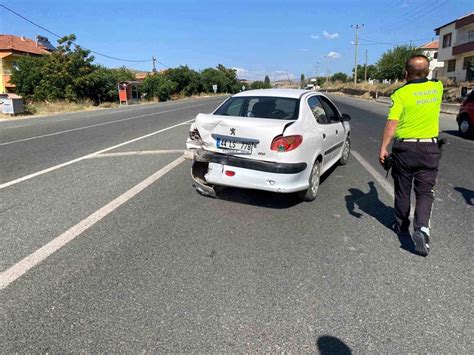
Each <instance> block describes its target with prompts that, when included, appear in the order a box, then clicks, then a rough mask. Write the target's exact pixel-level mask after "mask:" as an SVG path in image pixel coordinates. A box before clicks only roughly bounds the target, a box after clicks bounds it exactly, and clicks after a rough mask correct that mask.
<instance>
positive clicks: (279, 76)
mask: <svg viewBox="0 0 474 355" xmlns="http://www.w3.org/2000/svg"><path fill="white" fill-rule="evenodd" d="M232 69H234V70H235V71H237V77H238V78H239V79H246V80H251V81H255V80H261V81H263V79H264V78H265V75H268V77H269V78H270V80H271V81H278V80H288V77H290V80H294V79H295V78H296V76H295V75H294V74H293V73H291V72H287V71H286V70H274V71H272V72H270V73H269V72H264V71H260V70H254V71H252V70H247V69H245V68H239V67H233V68H232Z"/></svg>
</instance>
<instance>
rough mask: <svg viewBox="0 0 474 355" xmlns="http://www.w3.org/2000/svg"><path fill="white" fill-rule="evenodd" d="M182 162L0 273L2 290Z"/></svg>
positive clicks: (143, 183) (182, 160)
mask: <svg viewBox="0 0 474 355" xmlns="http://www.w3.org/2000/svg"><path fill="white" fill-rule="evenodd" d="M182 162H184V158H183V157H182V156H181V157H179V158H178V159H176V160H174V161H173V162H171V163H170V164H168V165H166V166H165V167H164V168H161V169H160V170H158V171H157V172H156V173H154V174H153V175H151V176H149V177H148V178H146V179H145V180H143V181H142V182H140V183H139V184H137V185H135V186H134V187H132V188H131V189H130V190H128V191H126V192H125V193H123V194H122V195H120V196H119V197H117V198H116V199H114V200H113V201H111V202H109V203H108V204H106V205H105V206H103V207H102V208H100V209H98V210H97V211H95V212H94V213H93V214H91V215H90V216H88V217H86V218H85V219H83V220H82V221H81V222H79V223H78V224H76V225H74V226H72V227H71V228H69V229H68V230H67V231H65V232H64V233H62V234H61V235H59V236H57V237H56V238H54V239H53V240H51V241H50V242H49V243H47V244H45V245H44V246H42V247H41V248H39V249H37V250H36V251H34V252H33V253H31V254H30V255H28V256H27V257H25V258H23V259H22V260H20V261H19V262H17V263H16V264H14V265H13V266H11V267H9V268H8V269H6V270H5V271H3V272H2V273H0V290H2V289H4V288H5V287H7V286H8V285H10V284H11V283H12V282H14V281H15V280H17V279H18V278H20V277H21V276H22V275H24V274H25V273H26V272H28V270H30V269H31V268H33V267H35V266H36V265H38V264H39V263H40V262H42V261H43V260H45V259H46V258H47V257H49V256H50V255H52V254H53V253H55V252H56V251H58V250H59V249H61V248H62V247H63V246H65V245H66V244H67V243H69V242H70V241H72V240H74V239H75V238H77V237H78V236H79V235H81V234H82V233H83V232H84V231H86V230H88V229H89V228H90V227H92V226H93V225H94V224H96V223H97V222H99V221H100V220H101V219H103V218H104V217H106V216H107V215H108V214H110V213H112V212H113V211H115V210H116V209H117V208H119V207H120V206H122V205H123V204H124V203H125V202H127V201H129V200H130V199H131V198H133V197H134V196H136V195H137V194H138V193H140V192H141V191H143V190H144V189H146V188H147V187H148V186H150V185H151V184H153V183H154V182H155V181H157V180H158V179H160V178H161V177H163V176H164V175H165V174H167V173H168V172H170V171H171V170H173V169H174V168H176V167H177V166H178V165H179V164H181V163H182Z"/></svg>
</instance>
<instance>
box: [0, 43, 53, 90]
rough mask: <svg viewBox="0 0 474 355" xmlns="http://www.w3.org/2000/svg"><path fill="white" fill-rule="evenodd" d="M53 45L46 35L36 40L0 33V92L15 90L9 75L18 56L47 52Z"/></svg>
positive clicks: (37, 54) (38, 54) (51, 49)
mask: <svg viewBox="0 0 474 355" xmlns="http://www.w3.org/2000/svg"><path fill="white" fill-rule="evenodd" d="M53 50H54V47H53V46H52V45H51V43H49V41H48V39H47V38H46V37H42V36H37V37H36V41H34V40H32V39H29V38H26V37H23V36H22V37H18V36H14V35H2V34H0V93H3V94H4V93H11V92H14V91H15V85H13V84H12V83H10V77H11V74H12V71H13V68H14V67H15V62H16V60H17V59H18V58H20V57H21V56H24V55H33V56H40V55H45V54H49V52H50V51H53Z"/></svg>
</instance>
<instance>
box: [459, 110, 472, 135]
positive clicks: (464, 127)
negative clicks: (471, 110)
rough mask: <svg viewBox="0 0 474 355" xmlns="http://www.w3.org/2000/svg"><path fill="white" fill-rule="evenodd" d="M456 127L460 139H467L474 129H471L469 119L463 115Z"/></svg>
mask: <svg viewBox="0 0 474 355" xmlns="http://www.w3.org/2000/svg"><path fill="white" fill-rule="evenodd" d="M458 126H459V134H460V135H461V137H464V138H467V137H471V136H472V135H473V134H474V127H472V125H471V123H470V122H469V118H468V117H466V116H465V115H464V116H462V117H461V119H460V120H459V123H458Z"/></svg>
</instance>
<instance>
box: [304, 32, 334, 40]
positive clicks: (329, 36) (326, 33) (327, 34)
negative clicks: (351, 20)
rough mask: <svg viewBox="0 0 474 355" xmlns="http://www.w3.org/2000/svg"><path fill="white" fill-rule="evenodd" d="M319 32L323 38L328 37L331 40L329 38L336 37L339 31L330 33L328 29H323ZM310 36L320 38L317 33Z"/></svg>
mask: <svg viewBox="0 0 474 355" xmlns="http://www.w3.org/2000/svg"><path fill="white" fill-rule="evenodd" d="M321 34H322V35H323V37H324V38H326V39H329V40H331V39H336V38H338V37H339V33H330V32H328V31H326V30H324V31H323V32H321ZM310 37H311V38H312V39H320V38H321V37H320V36H319V35H310Z"/></svg>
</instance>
